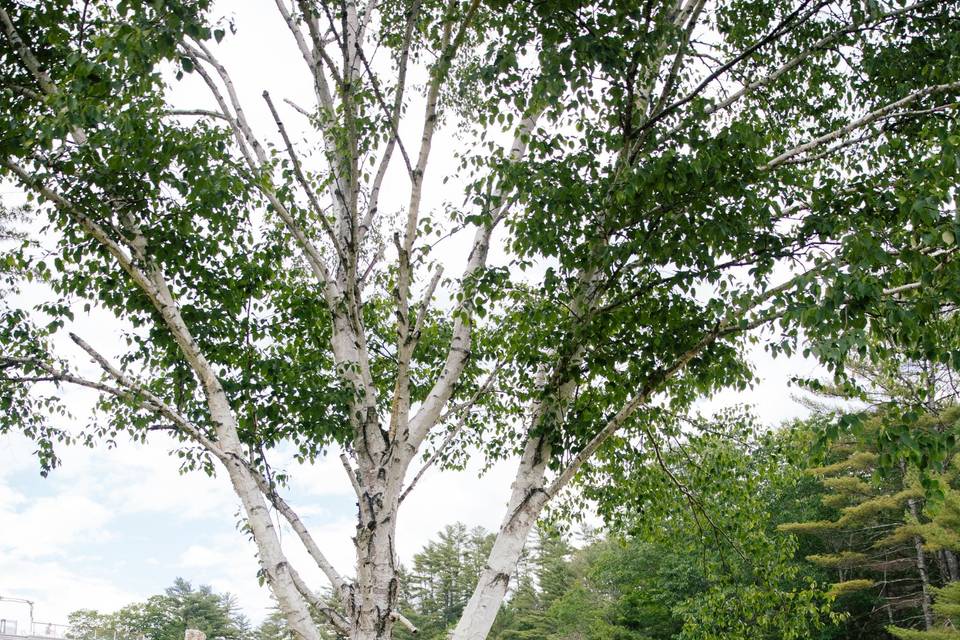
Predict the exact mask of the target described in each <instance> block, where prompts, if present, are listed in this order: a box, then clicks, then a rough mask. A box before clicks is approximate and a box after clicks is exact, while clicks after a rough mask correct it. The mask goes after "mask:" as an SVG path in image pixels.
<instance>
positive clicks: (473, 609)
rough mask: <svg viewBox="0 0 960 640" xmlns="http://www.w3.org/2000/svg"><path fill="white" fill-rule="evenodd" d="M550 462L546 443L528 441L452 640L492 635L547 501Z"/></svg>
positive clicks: (537, 440) (466, 639)
mask: <svg viewBox="0 0 960 640" xmlns="http://www.w3.org/2000/svg"><path fill="white" fill-rule="evenodd" d="M549 459H550V447H549V445H547V444H546V443H545V442H544V441H543V440H541V439H540V438H531V439H530V440H528V441H527V446H526V448H525V450H524V452H523V457H522V458H521V460H520V466H519V468H518V469H517V476H516V478H515V479H514V481H513V485H512V486H511V488H510V502H509V504H508V506H507V514H506V516H505V517H504V519H503V522H502V523H501V525H500V530H499V532H498V533H497V538H496V540H495V541H494V543H493V548H492V549H491V550H490V555H489V556H488V557H487V564H486V566H484V568H483V572H482V573H481V574H480V580H479V581H478V583H477V587H476V589H474V591H473V595H472V596H471V597H470V601H469V602H468V603H467V606H466V608H465V609H464V610H463V615H461V616H460V620H459V622H457V626H456V628H455V629H454V630H453V633H452V634H451V635H450V638H451V640H483V639H484V638H486V637H487V634H488V633H490V628H491V627H492V626H493V622H494V620H496V617H497V612H498V611H499V610H500V605H501V604H502V603H503V599H504V597H505V596H506V594H507V589H508V587H509V585H510V577H511V576H512V575H513V572H514V571H515V570H516V568H517V562H519V560H520V554H521V553H522V552H523V546H524V544H525V543H526V541H527V536H529V535H530V531H531V530H532V529H533V525H534V524H535V523H536V521H537V516H538V515H539V513H540V508H541V507H542V506H543V504H544V502H545V500H544V497H545V495H544V494H543V493H542V490H543V484H544V474H545V472H546V470H547V463H548V461H549Z"/></svg>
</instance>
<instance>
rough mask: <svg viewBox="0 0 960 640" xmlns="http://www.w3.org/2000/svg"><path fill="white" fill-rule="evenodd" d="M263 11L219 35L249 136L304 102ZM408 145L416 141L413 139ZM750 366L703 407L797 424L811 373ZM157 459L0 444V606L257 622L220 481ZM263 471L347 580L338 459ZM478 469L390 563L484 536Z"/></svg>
mask: <svg viewBox="0 0 960 640" xmlns="http://www.w3.org/2000/svg"><path fill="white" fill-rule="evenodd" d="M272 5H273V3H270V2H257V3H236V4H235V5H233V6H231V10H232V11H235V12H236V13H234V14H233V15H234V17H235V19H236V24H237V27H238V30H239V33H238V35H237V36H236V37H235V38H232V39H231V38H229V37H228V39H227V41H225V43H224V47H223V52H222V54H221V55H222V58H223V60H224V61H225V62H226V64H227V66H228V67H229V68H231V69H234V70H239V69H242V70H243V74H242V75H240V74H239V72H236V77H235V80H237V82H238V90H239V91H240V93H241V98H242V99H243V100H244V101H245V103H246V105H247V107H246V110H247V113H248V114H249V116H250V117H251V119H252V120H253V122H254V123H255V124H257V123H259V124H260V125H261V126H266V125H267V124H268V120H267V117H268V116H267V112H266V109H265V106H264V104H263V102H262V100H261V99H260V98H259V94H260V92H261V91H262V90H263V89H264V88H268V89H270V91H271V93H272V94H274V96H275V98H280V97H285V98H292V99H294V100H296V101H299V102H300V103H301V104H305V105H306V104H309V103H310V95H311V89H310V84H309V81H308V80H307V79H306V75H305V73H304V72H303V70H302V69H301V67H302V63H299V60H298V59H297V56H296V52H295V50H294V49H293V47H292V45H291V43H290V41H289V38H288V37H286V32H285V31H284V26H283V24H282V23H281V21H280V18H279V17H278V16H277V15H275V9H272ZM251 31H252V32H254V33H256V40H257V46H256V47H251V46H249V45H250V40H249V39H248V38H249V34H250V32H251ZM245 35H246V36H247V38H245V37H244V36H245ZM264 52H268V53H267V55H265V54H264ZM172 99H173V100H174V101H175V102H176V103H177V105H178V106H191V107H210V106H212V105H211V104H210V102H209V100H208V99H207V98H206V94H205V92H203V91H202V90H201V89H200V87H199V86H198V85H197V81H196V78H187V80H186V81H185V82H184V83H182V84H181V85H180V86H178V87H177V89H176V92H175V95H174V97H173V98H172ZM276 101H277V102H279V100H276ZM295 117H296V116H291V122H292V119H293V118H295ZM452 133H453V132H450V131H446V132H445V133H444V134H443V135H442V136H441V137H440V139H439V142H438V143H436V144H435V151H434V153H435V156H436V157H435V158H434V165H435V166H438V167H451V166H454V164H453V137H452ZM411 135H414V136H419V131H414V132H413V133H412V134H411ZM397 164H398V162H395V163H394V166H396V165H397ZM438 182H439V181H438ZM455 188H456V185H455V184H450V185H448V187H447V189H448V192H447V193H446V194H445V193H443V192H440V191H437V190H432V191H430V192H429V193H428V194H427V198H428V201H429V202H428V203H427V204H428V206H429V205H430V203H431V202H432V204H433V205H438V204H439V203H440V202H442V201H443V200H444V198H445V197H446V196H448V195H450V194H452V193H454V192H453V191H452V190H453V189H455ZM385 193H387V195H386V197H385V200H384V203H383V205H382V206H383V207H384V208H387V207H389V206H390V205H391V204H396V203H397V202H399V201H400V199H402V198H405V197H406V194H407V191H406V189H405V188H403V189H398V190H397V191H396V192H395V195H391V191H390V189H387V190H385ZM0 196H2V197H3V198H5V200H6V202H7V203H8V204H15V203H16V200H17V198H18V195H17V193H16V192H15V191H14V190H12V189H10V188H9V186H5V185H0ZM391 197H392V198H394V199H395V201H394V202H391V201H390V199H391ZM457 243H458V240H457V239H456V238H455V239H454V240H452V241H451V242H450V243H449V245H448V246H447V247H446V248H445V251H446V255H447V256H448V261H449V262H450V263H451V264H450V268H449V269H448V271H447V272H448V273H458V272H459V271H460V269H461V268H462V258H463V256H464V254H465V252H464V251H462V250H461V247H459V246H458V244H457ZM495 259H496V256H494V260H495ZM42 296H43V292H42V291H30V292H27V298H28V299H27V300H25V301H24V302H27V303H29V302H31V301H33V298H36V299H40V298H42ZM68 328H69V329H72V330H74V331H76V332H77V333H78V334H80V335H81V336H82V337H84V339H85V340H87V342H89V343H91V344H92V345H93V346H94V347H95V348H98V349H100V350H101V351H104V352H106V353H108V354H109V355H112V356H114V357H115V356H116V355H118V352H111V345H114V346H116V345H118V344H119V341H118V340H117V339H116V337H117V333H118V331H119V329H120V327H119V326H118V325H117V324H116V323H115V322H112V321H111V320H110V318H108V317H105V316H103V315H93V316H88V315H83V314H80V315H79V316H78V318H77V322H76V323H75V324H74V325H73V326H71V327H68ZM63 349H64V355H71V356H78V354H77V350H76V348H75V347H74V346H73V345H72V344H70V343H69V342H64V343H63ZM77 361H78V362H81V361H82V359H80V358H78V359H77ZM754 361H755V365H756V367H757V370H758V373H759V376H760V378H761V379H762V380H763V382H762V383H761V384H759V385H758V386H757V387H755V388H754V389H752V390H750V391H749V392H747V393H745V394H743V395H742V396H737V395H736V394H732V393H724V394H721V396H720V397H718V398H716V399H714V400H712V401H710V402H707V403H704V405H703V408H704V409H705V410H710V409H712V408H716V407H717V406H719V405H729V404H731V403H734V402H746V403H750V404H753V405H755V407H756V411H757V413H758V415H759V416H760V417H761V418H762V419H763V420H764V421H765V422H767V423H768V424H771V425H773V424H777V423H779V422H781V421H782V420H784V419H788V418H791V417H795V416H797V415H799V414H800V413H801V412H802V409H801V408H800V407H799V406H798V405H797V404H795V403H794V402H793V401H792V400H791V399H790V397H789V395H790V389H788V386H787V381H788V379H789V376H790V375H791V374H799V375H809V374H811V373H812V372H814V371H815V365H814V364H813V363H812V362H810V361H803V360H800V359H798V358H793V359H791V360H789V361H787V360H785V359H778V360H776V361H772V360H770V358H769V357H767V356H766V355H764V354H763V352H762V351H757V352H755V354H754ZM64 392H65V393H66V394H67V398H68V400H69V404H70V406H71V408H72V410H73V411H74V414H75V416H76V424H77V425H78V426H80V425H84V424H86V423H87V422H88V421H89V420H90V411H89V407H90V406H91V403H92V398H91V396H90V395H89V394H88V393H87V392H84V391H77V390H72V391H71V390H66V389H65V391H64ZM0 419H2V418H0ZM169 449H170V448H169V447H168V446H165V443H164V441H163V440H162V438H154V439H152V440H151V444H150V445H149V446H142V445H131V444H128V443H123V442H121V443H120V445H119V446H118V448H116V449H114V450H90V449H83V448H73V449H63V450H61V451H60V453H61V456H62V458H63V466H62V468H60V469H57V470H56V471H54V472H53V473H52V474H51V475H50V477H48V478H46V479H44V478H41V477H40V475H39V467H38V465H37V463H36V461H35V459H33V457H32V453H31V452H32V450H33V446H32V444H31V443H30V442H28V441H26V440H25V439H23V438H21V437H18V436H15V435H7V436H0V597H19V598H27V599H30V600H33V601H35V602H36V613H35V617H36V619H37V620H41V621H44V622H54V623H62V622H65V621H66V618H67V615H68V613H69V612H70V611H73V610H76V609H79V608H91V609H99V610H102V611H110V610H114V609H116V608H118V607H120V606H122V605H124V604H127V603H129V602H132V601H135V600H140V599H144V598H146V597H147V596H149V595H151V594H154V593H158V592H161V591H162V590H163V589H164V588H165V587H167V586H169V585H170V584H171V583H172V581H173V579H174V578H175V577H177V576H181V577H184V578H186V579H187V580H190V581H191V582H194V583H196V584H201V583H203V584H210V585H211V586H213V587H214V588H215V589H217V590H219V591H229V592H231V593H233V594H235V595H236V596H237V597H238V599H239V602H240V604H241V606H242V607H243V609H244V610H245V612H246V613H247V614H248V615H249V616H250V618H251V619H253V620H254V621H258V620H259V619H260V618H262V617H263V615H264V614H265V613H266V612H267V610H268V607H269V606H270V600H269V597H268V595H267V592H266V590H265V589H263V588H260V587H258V586H257V580H256V577H255V574H256V570H257V567H256V562H255V559H254V550H253V547H252V545H251V544H250V543H249V542H248V541H247V540H246V538H245V536H244V535H243V534H241V533H240V532H239V531H238V530H237V526H236V525H237V522H238V515H237V514H238V509H239V503H238V500H237V499H236V498H235V497H234V495H233V492H232V490H231V489H230V486H229V483H228V481H227V480H226V478H225V477H222V476H220V477H216V478H208V477H206V476H205V475H203V474H199V473H194V474H189V475H180V474H179V473H178V461H177V459H176V458H175V457H172V456H171V455H170V453H169ZM274 462H275V463H278V464H279V465H280V466H286V467H287V468H288V469H289V470H290V471H291V472H292V473H291V476H292V478H293V486H292V487H291V493H290V497H291V502H293V503H294V505H295V506H296V507H297V508H299V510H300V513H301V515H302V516H303V518H304V520H305V521H306V522H307V523H308V525H309V526H310V527H311V529H312V531H313V532H314V535H315V537H316V538H317V539H318V542H319V543H320V546H321V547H322V548H323V549H324V551H326V552H327V554H328V555H329V556H330V557H331V559H332V561H333V562H334V564H336V565H337V567H338V568H339V569H340V570H341V571H343V572H346V573H348V574H349V573H352V563H353V557H352V545H351V542H350V536H351V535H352V533H353V522H354V509H355V506H354V501H353V496H352V490H351V488H350V487H349V485H348V484H347V482H346V476H345V474H344V471H343V469H342V467H341V466H340V463H339V460H337V458H336V457H335V456H333V457H328V458H326V459H324V460H322V461H320V462H318V463H317V464H316V465H314V466H312V467H299V468H298V467H297V465H295V464H292V463H291V462H290V460H289V459H288V460H286V461H284V460H282V455H281V456H279V457H277V458H276V459H275V460H274ZM481 466H482V465H481V463H480V462H479V461H478V462H477V463H476V464H474V465H473V466H472V467H471V468H469V469H467V470H466V471H464V472H460V473H450V472H444V473H433V472H432V473H430V474H429V475H427V476H426V477H425V478H424V479H423V481H422V482H421V483H420V484H419V485H418V489H417V490H416V491H415V492H414V493H412V494H411V496H410V498H409V499H408V500H407V501H406V502H405V503H404V508H403V509H402V513H401V516H400V518H401V519H400V521H399V533H398V551H399V553H400V557H401V560H402V561H404V562H408V561H409V560H410V558H411V556H412V555H413V553H414V552H416V551H417V550H418V549H419V548H420V547H421V546H422V545H423V543H425V542H426V541H427V539H428V538H430V537H431V536H433V535H434V534H435V533H436V532H437V531H438V530H439V529H440V528H441V527H443V526H444V525H445V524H449V523H452V522H455V521H462V522H464V523H466V524H467V525H470V526H474V525H479V526H483V527H485V528H487V529H495V528H496V526H497V525H498V523H499V521H500V518H501V517H502V515H503V509H504V505H505V503H506V498H507V492H508V487H509V484H510V480H511V477H512V470H511V465H510V463H509V462H506V463H501V464H498V465H497V466H495V467H493V468H492V469H490V470H488V471H487V472H486V473H484V474H481V472H480V470H481ZM294 538H295V536H294V535H293V534H292V533H291V532H289V531H286V532H285V534H284V542H285V546H287V547H289V548H290V549H291V554H292V555H293V557H294V558H300V557H301V556H303V557H305V554H304V553H303V552H302V551H301V550H300V549H299V547H298V545H297V544H295V542H296V541H295V539H294ZM310 564H311V563H309V562H304V563H302V564H301V566H304V567H309V566H310ZM305 573H306V575H305V577H307V578H308V579H310V580H312V583H313V584H314V585H318V586H319V585H322V584H323V581H322V578H321V576H320V575H319V572H315V573H313V574H310V573H309V572H305ZM0 618H7V619H16V620H19V621H21V624H26V619H27V611H26V609H25V608H24V607H19V606H16V605H13V604H5V603H4V602H2V601H0Z"/></svg>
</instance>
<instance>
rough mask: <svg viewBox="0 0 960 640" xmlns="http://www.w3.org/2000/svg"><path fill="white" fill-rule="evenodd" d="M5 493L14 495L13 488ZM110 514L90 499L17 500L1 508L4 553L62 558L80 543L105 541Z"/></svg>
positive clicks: (71, 496) (0, 533)
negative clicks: (94, 540)
mask: <svg viewBox="0 0 960 640" xmlns="http://www.w3.org/2000/svg"><path fill="white" fill-rule="evenodd" d="M4 492H5V493H12V492H11V491H10V489H9V488H5V489H4ZM109 520H110V511H109V510H108V509H106V508H105V507H104V506H103V505H101V504H98V503H97V502H94V501H93V500H91V499H90V498H88V497H86V496H83V495H76V494H62V495H58V496H56V497H54V498H51V497H43V498H39V499H34V500H24V499H21V500H13V501H11V504H10V505H9V508H5V507H0V522H2V523H5V524H4V526H3V527H0V551H2V552H4V553H9V554H11V555H13V556H16V557H19V558H38V557H44V556H61V555H64V554H66V552H67V547H68V546H69V545H71V544H73V543H75V542H77V541H78V540H80V539H84V540H90V539H92V538H96V539H98V540H103V539H105V537H106V536H108V535H109V534H108V533H107V531H106V529H105V528H104V526H105V525H106V523H107V522H108V521H109Z"/></svg>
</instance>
